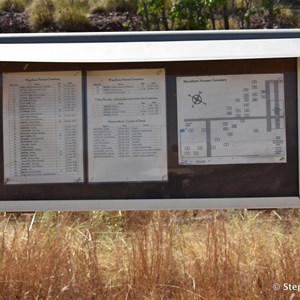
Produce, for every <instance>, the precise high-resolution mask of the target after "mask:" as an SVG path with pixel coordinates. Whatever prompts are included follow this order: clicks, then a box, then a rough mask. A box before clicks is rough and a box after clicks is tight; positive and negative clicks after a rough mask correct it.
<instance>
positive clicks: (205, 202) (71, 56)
mask: <svg viewBox="0 0 300 300" xmlns="http://www.w3.org/2000/svg"><path fill="white" fill-rule="evenodd" d="M166 49H168V50H167V51H166ZM0 53H1V58H0V61H2V62H25V63H29V62H64V63H65V62H69V63H72V62H116V63H118V62H151V61H197V60H198V61H199V60H221V59H222V60H227V59H252V58H253V59H254V58H255V59H257V58H288V57H293V58H297V77H298V79H297V85H298V86H297V88H298V91H297V92H298V119H299V117H300V103H299V99H300V30H246V31H193V32H133V33H73V34H72V33H68V34H5V35H0ZM299 133H300V124H299V122H298V135H299ZM298 137H299V140H300V135H299V136H298ZM299 152H300V151H299ZM298 170H300V153H299V166H298ZM298 173H299V172H298ZM298 177H299V174H298ZM299 187H300V179H299ZM299 194H300V192H299ZM288 207H289V208H299V207H300V197H297V196H295V197H265V198H262V197H253V198H199V199H140V200H128V199H119V200H113V199H107V200H88V199H82V200H59V199H57V200H45V201H40V200H33V201H28V200H26V201H25V200H7V201H0V211H45V210H73V211H76V210H146V209H147V210H148V209H198V208H205V209H208V208H213V209H215V208H288Z"/></svg>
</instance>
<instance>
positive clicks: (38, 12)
mask: <svg viewBox="0 0 300 300" xmlns="http://www.w3.org/2000/svg"><path fill="white" fill-rule="evenodd" d="M27 14H28V16H29V25H30V27H31V29H32V30H33V31H39V30H41V29H42V28H43V27H45V26H48V25H49V24H53V23H54V18H53V14H54V4H53V2H52V0H33V1H32V3H31V5H30V6H29V8H28V9H27Z"/></svg>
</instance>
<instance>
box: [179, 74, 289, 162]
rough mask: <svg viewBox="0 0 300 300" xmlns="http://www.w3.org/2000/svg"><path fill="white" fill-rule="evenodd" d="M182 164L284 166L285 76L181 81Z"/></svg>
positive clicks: (224, 77) (269, 75)
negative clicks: (262, 164)
mask: <svg viewBox="0 0 300 300" xmlns="http://www.w3.org/2000/svg"><path fill="white" fill-rule="evenodd" d="M177 107H178V144H179V145H178V149H179V150H178V152H179V153H178V155H179V164H182V165H184V164H186V165H214V164H249V163H285V162H286V161H287V155H286V132H285V104H284V79H283V74H251V75H224V76H222V75H217V76H193V77H192V76H189V77H187V76H185V77H177Z"/></svg>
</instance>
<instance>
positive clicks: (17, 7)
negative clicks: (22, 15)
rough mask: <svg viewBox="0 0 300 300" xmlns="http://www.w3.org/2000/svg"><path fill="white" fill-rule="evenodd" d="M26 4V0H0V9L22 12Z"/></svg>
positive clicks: (27, 2)
mask: <svg viewBox="0 0 300 300" xmlns="http://www.w3.org/2000/svg"><path fill="white" fill-rule="evenodd" d="M28 4H29V1H28V0H1V1H0V9H2V10H5V11H11V12H23V11H24V10H25V9H26V6H27V5H28Z"/></svg>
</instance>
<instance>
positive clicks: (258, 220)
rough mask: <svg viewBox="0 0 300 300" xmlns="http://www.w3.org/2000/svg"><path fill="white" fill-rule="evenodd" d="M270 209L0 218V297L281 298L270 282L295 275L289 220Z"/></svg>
mask: <svg viewBox="0 0 300 300" xmlns="http://www.w3.org/2000/svg"><path fill="white" fill-rule="evenodd" d="M277 214H278V216H277V215H276V214H275V213H273V212H264V211H260V212H247V213H244V212H243V211H229V212H227V211H220V212H214V211H212V212H208V211H196V212H195V211H194V212H176V211H173V212H170V211H167V212H161V211H160V212H158V211H154V212H88V213H39V214H36V215H31V214H29V215H21V216H19V217H18V218H17V219H14V218H13V217H11V216H8V215H6V216H2V221H1V224H0V232H1V234H0V299H249V300H250V299H290V297H294V296H295V295H294V296H292V293H293V292H292V291H282V290H281V291H273V289H272V284H273V283H275V282H278V283H279V284H281V285H282V284H283V283H286V282H287V283H298V284H299V283H300V272H299V269H300V246H299V245H300V244H299V239H300V236H299V220H298V215H297V211H288V213H287V212H286V211H283V212H279V213H277ZM282 214H283V216H282V217H281V215H282ZM279 217H280V218H279Z"/></svg>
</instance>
